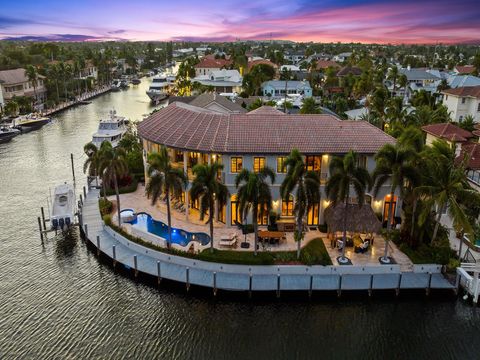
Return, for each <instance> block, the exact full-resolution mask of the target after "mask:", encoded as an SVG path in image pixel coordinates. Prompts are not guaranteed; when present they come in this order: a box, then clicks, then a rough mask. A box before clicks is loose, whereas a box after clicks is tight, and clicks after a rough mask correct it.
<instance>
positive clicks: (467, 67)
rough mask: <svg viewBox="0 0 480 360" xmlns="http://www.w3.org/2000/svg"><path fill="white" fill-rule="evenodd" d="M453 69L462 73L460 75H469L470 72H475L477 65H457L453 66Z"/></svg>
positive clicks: (457, 72)
mask: <svg viewBox="0 0 480 360" xmlns="http://www.w3.org/2000/svg"><path fill="white" fill-rule="evenodd" d="M453 71H454V72H455V73H456V74H460V75H469V74H473V73H474V72H475V66H473V65H463V66H462V65H457V66H455V67H454V68H453Z"/></svg>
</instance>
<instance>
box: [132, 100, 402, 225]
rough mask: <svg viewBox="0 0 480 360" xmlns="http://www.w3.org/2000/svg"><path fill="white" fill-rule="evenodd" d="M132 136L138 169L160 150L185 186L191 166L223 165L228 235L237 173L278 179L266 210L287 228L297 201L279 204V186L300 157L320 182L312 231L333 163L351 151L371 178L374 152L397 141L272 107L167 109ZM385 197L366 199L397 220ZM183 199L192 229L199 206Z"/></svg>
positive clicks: (310, 216)
mask: <svg viewBox="0 0 480 360" xmlns="http://www.w3.org/2000/svg"><path fill="white" fill-rule="evenodd" d="M138 134H139V136H140V138H141V139H142V144H143V150H144V161H146V158H147V156H148V154H149V153H151V152H153V151H158V149H159V147H160V146H162V145H164V146H166V147H167V149H168V152H169V154H170V157H171V161H172V162H173V163H174V164H173V166H175V167H178V168H181V169H183V170H184V172H185V173H186V174H187V176H188V181H189V184H191V182H192V180H193V174H192V168H193V166H195V165H196V164H199V163H200V164H201V163H213V162H218V163H221V164H223V166H224V168H223V170H221V173H220V174H219V178H220V179H221V181H222V182H223V183H224V184H225V185H226V186H227V188H228V190H229V193H230V196H229V197H228V199H227V203H226V205H225V206H218V207H217V210H216V211H215V214H214V216H215V220H217V221H219V222H221V223H223V224H225V225H224V226H227V227H228V226H235V225H236V223H237V222H242V221H243V219H242V218H241V217H240V216H239V214H238V198H237V189H236V187H235V177H236V176H237V174H238V173H239V172H240V171H241V170H242V169H248V170H250V171H253V172H258V171H259V170H261V169H262V168H264V167H265V166H269V167H270V168H272V169H273V171H274V172H275V173H276V179H275V183H274V184H273V185H272V186H271V187H270V188H271V192H272V210H273V211H274V212H275V213H277V214H278V216H279V217H280V219H282V220H283V221H292V220H293V219H294V207H295V201H296V199H295V198H294V197H292V196H289V197H288V198H287V199H282V197H281V196H280V184H281V183H282V181H283V180H284V179H285V174H286V171H287V169H286V166H285V161H286V158H287V156H288V155H289V153H290V151H291V150H292V149H294V148H297V149H298V150H299V151H300V152H301V153H302V154H304V157H305V158H304V159H305V163H306V168H307V170H311V171H315V172H317V174H318V175H319V177H320V180H321V193H322V198H321V199H320V201H319V202H318V203H316V204H314V205H313V206H312V207H311V208H310V209H309V211H308V213H307V214H306V218H305V221H306V224H307V225H309V226H317V225H319V224H323V223H324V216H323V213H324V209H325V208H326V207H327V206H328V205H329V204H330V202H329V201H328V199H326V198H325V197H324V195H323V194H324V193H325V184H326V181H327V180H328V178H329V164H330V161H331V159H332V156H334V155H340V156H341V155H344V154H346V153H347V152H348V151H350V150H351V149H353V150H355V151H356V152H357V153H358V154H359V163H360V164H361V166H364V167H365V168H366V169H367V170H368V171H369V172H372V171H373V169H374V168H375V159H374V156H375V154H376V152H377V151H378V150H379V149H380V148H382V146H384V145H385V144H394V143H395V139H393V138H392V137H390V136H389V135H387V134H385V133H384V132H383V131H381V130H380V129H378V128H376V127H375V126H373V125H371V124H368V123H366V122H364V121H347V120H343V121H342V120H339V119H337V118H335V117H333V116H331V115H326V114H319V115H287V114H284V113H282V112H280V111H277V110H275V109H273V108H270V107H261V108H259V109H257V110H254V111H252V112H249V113H246V114H218V113H214V112H212V111H210V110H206V109H204V108H199V107H195V106H192V105H190V104H184V103H180V102H176V103H174V104H170V105H168V106H167V107H165V108H163V109H160V110H159V111H157V112H155V113H154V114H152V115H150V116H149V117H148V118H147V119H145V120H144V121H142V122H141V123H140V124H139V125H138ZM147 181H148V178H147ZM187 188H188V187H187ZM389 192H390V185H389V184H386V185H385V186H382V187H381V189H380V191H379V193H378V195H377V196H376V197H374V196H373V195H370V194H369V195H367V199H366V200H367V203H368V204H370V206H371V207H372V208H373V210H374V211H375V212H376V213H378V214H380V216H382V214H383V217H385V214H386V212H387V210H388V207H389V204H390V201H393V202H394V209H395V212H396V213H399V212H400V210H401V201H400V199H399V198H398V194H396V195H395V196H394V198H393V199H391V200H390V196H389ZM181 199H182V201H183V203H184V205H185V209H186V210H185V211H186V216H187V218H188V219H192V220H195V221H197V220H198V211H197V210H198V207H199V204H198V203H195V202H192V201H191V199H189V193H188V191H186V192H185V193H184V194H183V196H182V197H181ZM350 201H351V202H352V203H355V202H357V199H356V198H355V197H353V195H352V198H350ZM192 209H193V210H192ZM172 211H177V210H172ZM397 216H399V215H397ZM250 218H251V217H248V219H247V221H248V222H250V221H251V219H250ZM259 223H260V226H266V225H267V223H268V216H265V217H264V218H259Z"/></svg>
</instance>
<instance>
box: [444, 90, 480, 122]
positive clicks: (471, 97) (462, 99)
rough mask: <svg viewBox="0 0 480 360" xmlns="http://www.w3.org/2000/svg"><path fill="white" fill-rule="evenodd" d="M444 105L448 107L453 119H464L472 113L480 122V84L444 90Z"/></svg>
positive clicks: (475, 119) (476, 120)
mask: <svg viewBox="0 0 480 360" xmlns="http://www.w3.org/2000/svg"><path fill="white" fill-rule="evenodd" d="M442 94H443V105H445V106H446V107H447V109H448V112H449V113H450V115H451V118H452V120H454V121H462V120H463V119H464V118H465V117H466V116H467V115H471V116H473V118H474V121H475V122H480V85H478V86H464V87H458V88H456V89H447V90H444V91H442Z"/></svg>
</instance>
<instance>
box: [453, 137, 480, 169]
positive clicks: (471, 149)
mask: <svg viewBox="0 0 480 360" xmlns="http://www.w3.org/2000/svg"><path fill="white" fill-rule="evenodd" d="M465 158H466V159H467V168H468V169H471V170H480V144H479V143H473V142H467V143H466V144H463V145H462V151H461V152H460V155H459V156H458V157H457V159H456V162H457V163H460V162H461V161H463V159H465Z"/></svg>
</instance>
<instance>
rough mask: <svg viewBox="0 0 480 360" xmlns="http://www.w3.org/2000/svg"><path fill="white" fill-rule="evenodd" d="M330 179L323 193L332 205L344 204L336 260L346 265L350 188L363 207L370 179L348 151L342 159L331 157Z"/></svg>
mask: <svg viewBox="0 0 480 360" xmlns="http://www.w3.org/2000/svg"><path fill="white" fill-rule="evenodd" d="M330 174H331V176H330V178H329V179H328V181H327V184H326V186H325V192H326V193H327V196H328V198H329V199H330V200H332V201H333V204H336V203H339V202H343V203H345V211H344V214H343V216H344V218H343V224H344V225H343V244H344V245H343V248H342V255H341V256H340V257H339V258H338V259H337V260H338V262H339V263H343V264H345V263H348V262H349V260H348V259H347V258H346V257H345V248H346V244H347V216H348V215H347V212H348V205H349V198H350V187H353V191H354V192H355V194H356V195H357V199H358V204H359V206H363V203H364V201H365V192H366V190H367V188H369V187H370V186H371V183H372V179H371V177H370V174H369V173H368V171H367V169H365V168H363V167H362V166H359V165H358V154H357V153H356V152H355V151H353V150H350V151H349V152H348V153H347V154H346V155H345V156H344V157H343V158H341V157H337V156H336V157H333V158H332V161H331V162H330Z"/></svg>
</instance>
